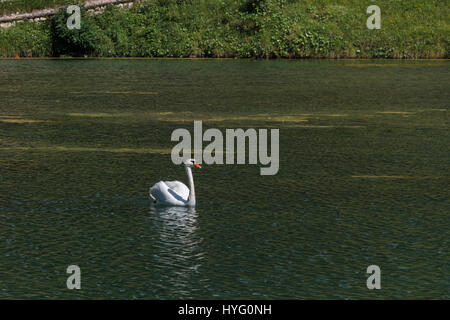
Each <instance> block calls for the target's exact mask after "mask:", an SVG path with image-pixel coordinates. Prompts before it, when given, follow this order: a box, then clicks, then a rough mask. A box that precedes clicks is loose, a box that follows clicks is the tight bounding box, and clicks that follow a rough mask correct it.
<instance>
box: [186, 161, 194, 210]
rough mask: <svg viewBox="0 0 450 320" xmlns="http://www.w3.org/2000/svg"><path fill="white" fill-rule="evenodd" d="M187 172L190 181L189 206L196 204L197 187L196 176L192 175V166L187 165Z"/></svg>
mask: <svg viewBox="0 0 450 320" xmlns="http://www.w3.org/2000/svg"><path fill="white" fill-rule="evenodd" d="M186 174H187V176H188V182H189V190H190V192H189V197H188V201H187V204H188V205H189V206H195V187H194V177H193V176H192V170H191V167H188V166H186Z"/></svg>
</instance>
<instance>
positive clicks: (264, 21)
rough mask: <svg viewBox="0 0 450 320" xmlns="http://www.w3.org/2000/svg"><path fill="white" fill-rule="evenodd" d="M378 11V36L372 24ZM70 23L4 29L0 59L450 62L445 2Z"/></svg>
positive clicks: (353, 3) (166, 11) (218, 10)
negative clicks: (72, 26) (370, 10)
mask: <svg viewBox="0 0 450 320" xmlns="http://www.w3.org/2000/svg"><path fill="white" fill-rule="evenodd" d="M371 4H377V5H378V6H380V8H381V17H382V25H381V30H368V29H367V27H366V20H367V17H368V14H367V13H366V9H367V7H368V6H369V5H371ZM65 21H66V17H65V14H64V13H63V12H61V13H60V14H59V15H58V16H56V17H54V18H53V19H52V21H47V22H44V23H40V26H39V27H38V28H37V29H36V31H33V32H32V33H31V34H30V36H29V37H28V36H27V34H28V31H29V30H34V29H35V27H33V26H31V24H30V23H21V24H17V25H16V26H14V27H11V28H9V29H7V30H2V31H0V56H5V57H6V56H14V55H19V56H61V55H64V56H66V55H69V56H101V57H116V56H120V57H192V56H195V57H238V58H249V57H255V58H345V57H351V58H449V57H450V6H448V3H446V1H438V0H397V1H388V0H384V1H373V0H370V1H366V0H336V1H333V2H331V1H325V0H315V1H312V0H303V1H298V0H235V1H231V0H223V1H218V0H190V1H177V0H149V1H144V2H142V3H141V4H138V5H135V7H134V8H132V9H119V8H117V7H111V8H110V9H108V10H107V11H106V12H105V13H104V14H103V15H98V16H94V17H90V16H86V15H85V16H84V18H83V20H82V29H81V30H68V29H67V28H66V27H65ZM33 25H34V24H33Z"/></svg>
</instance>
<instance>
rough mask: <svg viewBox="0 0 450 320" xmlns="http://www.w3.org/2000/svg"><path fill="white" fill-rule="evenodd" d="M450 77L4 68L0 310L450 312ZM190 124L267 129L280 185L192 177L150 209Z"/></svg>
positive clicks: (207, 67) (201, 63)
mask: <svg viewBox="0 0 450 320" xmlns="http://www.w3.org/2000/svg"><path fill="white" fill-rule="evenodd" d="M449 67H450V63H449V62H448V61H409V62H403V61H352V60H348V61H240V60H1V61H0V96H1V98H0V99H1V100H0V182H1V187H0V298H1V299H8V298H19V299H24V298H25V299H34V298H43V299H47V298H53V299H80V298H87V299H119V298H120V299H189V298H195V299H225V298H226V299H234V298H242V299H281V298H284V299H323V298H328V299H366V298H373V299H386V298H404V299H413V298H428V299H439V298H440V299H449V298H450V283H449V281H450V279H449V278H450V277H449V274H450V273H449V271H450V270H449V269H450V263H449V262H450V259H449V257H448V246H449V238H450V237H449V229H450V220H449V218H448V214H449V209H450V202H449V178H450V175H449V169H450V165H449V163H450V161H449V160H450V157H449V156H450V145H449V143H448V141H449V138H450V134H449V124H450V123H449V120H450V118H449V114H448V111H449V106H450V86H449V83H450V68H449ZM193 120H203V126H204V129H206V128H218V129H220V130H223V132H225V129H226V128H244V129H245V128H279V129H280V170H279V172H278V174H277V175H274V176H261V175H260V174H259V172H260V166H259V165H204V166H203V168H202V169H200V170H195V171H194V179H195V184H196V193H197V203H198V205H197V207H196V208H195V209H187V208H174V207H172V208H155V207H154V206H153V205H152V203H151V201H150V200H149V198H148V188H149V187H150V186H151V185H153V184H154V183H155V182H158V181H160V180H181V181H184V182H186V175H185V171H184V169H183V168H182V167H180V166H176V165H174V164H172V162H171V160H170V151H171V148H172V147H173V146H174V145H175V144H176V143H175V142H171V141H170V136H171V133H172V131H173V130H175V129H176V128H186V129H188V130H190V131H191V132H192V130H193ZM205 145H206V144H205ZM73 264H75V265H78V266H79V267H80V268H81V287H82V289H81V290H68V289H67V287H66V280H67V277H68V276H69V275H68V274H67V273H66V269H67V267H68V266H69V265H73ZM369 265H378V266H379V267H380V268H381V286H382V289H381V290H368V289H367V287H366V280H367V277H368V276H369V275H368V274H367V273H366V269H367V267H368V266H369Z"/></svg>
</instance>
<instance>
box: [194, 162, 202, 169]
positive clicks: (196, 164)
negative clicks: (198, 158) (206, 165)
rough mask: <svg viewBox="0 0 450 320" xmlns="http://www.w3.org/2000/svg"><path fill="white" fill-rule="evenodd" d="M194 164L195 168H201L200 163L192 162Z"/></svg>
mask: <svg viewBox="0 0 450 320" xmlns="http://www.w3.org/2000/svg"><path fill="white" fill-rule="evenodd" d="M194 166H196V167H197V168H200V169H201V168H202V166H201V165H199V164H198V163H194Z"/></svg>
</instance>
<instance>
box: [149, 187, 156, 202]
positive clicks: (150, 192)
mask: <svg viewBox="0 0 450 320" xmlns="http://www.w3.org/2000/svg"><path fill="white" fill-rule="evenodd" d="M148 194H149V196H150V198H152V200H153V202H155V203H156V198H155V197H154V196H153V195H152V190H150V191H149V193H148Z"/></svg>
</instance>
